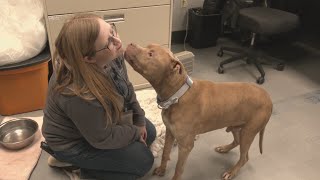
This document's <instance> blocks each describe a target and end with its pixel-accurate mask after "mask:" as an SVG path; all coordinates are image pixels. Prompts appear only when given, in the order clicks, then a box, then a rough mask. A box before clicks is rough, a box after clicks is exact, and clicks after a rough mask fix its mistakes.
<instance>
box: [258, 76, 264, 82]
mask: <svg viewBox="0 0 320 180" xmlns="http://www.w3.org/2000/svg"><path fill="white" fill-rule="evenodd" d="M257 83H258V84H263V83H264V77H262V76H261V77H259V78H258V79H257Z"/></svg>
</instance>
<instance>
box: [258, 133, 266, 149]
mask: <svg viewBox="0 0 320 180" xmlns="http://www.w3.org/2000/svg"><path fill="white" fill-rule="evenodd" d="M265 128H266V127H263V128H262V129H261V131H260V134H259V148H260V153H261V154H262V142H263V134H264V129H265Z"/></svg>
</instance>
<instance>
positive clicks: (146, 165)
mask: <svg viewBox="0 0 320 180" xmlns="http://www.w3.org/2000/svg"><path fill="white" fill-rule="evenodd" d="M138 146H143V147H140V148H142V149H143V150H140V151H138V152H135V156H137V157H138V159H137V161H136V168H137V169H138V175H139V176H140V177H142V176H144V175H145V174H147V173H148V172H149V171H150V169H151V168H152V166H153V163H154V156H153V154H152V152H151V151H150V150H149V148H147V147H146V146H145V145H143V144H142V143H139V145H138Z"/></svg>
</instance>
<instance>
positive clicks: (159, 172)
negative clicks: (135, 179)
mask: <svg viewBox="0 0 320 180" xmlns="http://www.w3.org/2000/svg"><path fill="white" fill-rule="evenodd" d="M165 173H166V169H164V168H161V167H157V168H155V169H154V170H153V175H157V176H164V174H165Z"/></svg>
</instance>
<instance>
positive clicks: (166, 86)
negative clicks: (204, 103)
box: [152, 71, 188, 101]
mask: <svg viewBox="0 0 320 180" xmlns="http://www.w3.org/2000/svg"><path fill="white" fill-rule="evenodd" d="M187 77H188V75H187V73H186V71H182V73H181V74H174V75H168V76H165V77H164V78H162V79H161V81H159V82H157V83H154V84H153V85H152V86H153V88H154V89H155V91H156V92H157V95H158V97H159V98H160V100H162V101H164V100H167V99H169V98H170V97H171V96H172V95H173V94H175V93H176V92H177V91H178V90H179V89H180V88H181V87H182V86H183V85H184V84H185V82H186V79H187Z"/></svg>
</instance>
